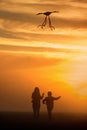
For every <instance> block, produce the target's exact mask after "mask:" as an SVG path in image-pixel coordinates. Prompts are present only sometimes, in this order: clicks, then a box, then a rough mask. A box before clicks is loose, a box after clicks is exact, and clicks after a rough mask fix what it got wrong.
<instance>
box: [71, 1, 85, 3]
mask: <svg viewBox="0 0 87 130" xmlns="http://www.w3.org/2000/svg"><path fill="white" fill-rule="evenodd" d="M71 1H72V2H79V3H87V0H71Z"/></svg>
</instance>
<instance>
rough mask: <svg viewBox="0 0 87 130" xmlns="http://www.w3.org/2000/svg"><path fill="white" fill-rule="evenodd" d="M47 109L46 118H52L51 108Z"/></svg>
mask: <svg viewBox="0 0 87 130" xmlns="http://www.w3.org/2000/svg"><path fill="white" fill-rule="evenodd" d="M47 110H48V118H49V120H51V119H52V110H51V109H47Z"/></svg>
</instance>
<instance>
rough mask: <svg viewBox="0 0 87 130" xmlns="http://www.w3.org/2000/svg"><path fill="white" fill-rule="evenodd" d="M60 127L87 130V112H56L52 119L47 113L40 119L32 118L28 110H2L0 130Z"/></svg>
mask: <svg viewBox="0 0 87 130" xmlns="http://www.w3.org/2000/svg"><path fill="white" fill-rule="evenodd" d="M6 128H7V129H8V128H9V129H10V128H11V129H17V128H20V129H24V130H26V129H31V130H32V129H35V130H36V129H41V130H42V129H45V130H46V129H47V130H50V129H53V130H55V129H58V130H68V129H69V130H75V129H76V130H79V129H81V130H84V129H86V130H87V115H86V114H60V113H59V114H58V113H55V114H54V115H53V118H52V120H51V121H49V120H48V118H47V115H46V114H42V113H41V115H40V118H39V120H34V119H33V118H32V113H28V112H1V113H0V130H2V129H6Z"/></svg>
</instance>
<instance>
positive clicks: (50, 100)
mask: <svg viewBox="0 0 87 130" xmlns="http://www.w3.org/2000/svg"><path fill="white" fill-rule="evenodd" d="M60 97H61V96H59V97H53V96H52V92H51V91H48V96H47V97H45V98H44V99H43V104H46V106H47V112H48V118H49V120H50V119H52V110H53V107H54V100H58V99H60Z"/></svg>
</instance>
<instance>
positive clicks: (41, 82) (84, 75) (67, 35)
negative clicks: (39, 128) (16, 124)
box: [0, 0, 87, 113]
mask: <svg viewBox="0 0 87 130" xmlns="http://www.w3.org/2000/svg"><path fill="white" fill-rule="evenodd" d="M55 10H56V11H59V13H52V14H51V15H50V18H51V20H52V25H53V26H54V27H55V30H51V29H50V28H49V26H48V24H47V25H46V27H45V28H44V29H41V28H40V27H38V25H40V24H41V23H42V22H43V20H44V18H45V16H44V15H36V14H37V13H40V12H42V13H43V12H46V11H55ZM0 61H1V63H0V111H32V106H31V105H32V104H31V94H32V92H33V90H34V87H35V86H38V87H39V88H40V90H41V93H43V92H44V93H45V96H47V92H48V91H49V90H51V91H52V92H53V96H59V95H61V96H62V98H61V99H60V100H59V101H57V102H55V108H54V111H56V112H76V113H77V112H81V113H83V112H85V113H87V0H0ZM41 110H42V111H45V110H46V107H45V106H44V105H43V104H42V106H41Z"/></svg>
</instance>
